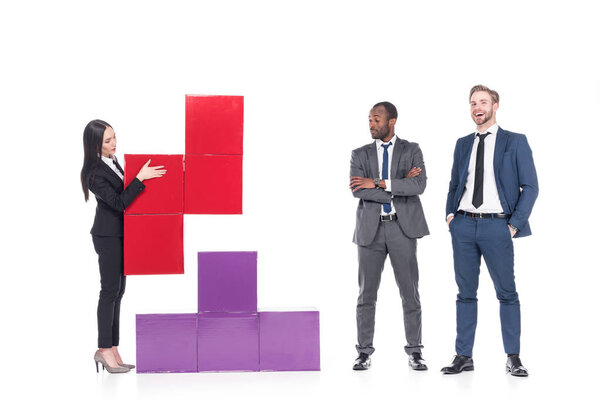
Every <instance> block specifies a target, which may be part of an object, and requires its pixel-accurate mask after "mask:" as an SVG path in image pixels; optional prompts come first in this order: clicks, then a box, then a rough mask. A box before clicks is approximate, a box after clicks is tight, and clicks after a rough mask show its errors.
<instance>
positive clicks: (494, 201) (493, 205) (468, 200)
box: [458, 124, 504, 213]
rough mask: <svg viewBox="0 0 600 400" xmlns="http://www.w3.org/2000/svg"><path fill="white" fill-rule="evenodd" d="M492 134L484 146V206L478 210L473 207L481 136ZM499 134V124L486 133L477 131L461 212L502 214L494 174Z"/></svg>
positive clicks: (461, 202) (460, 207) (486, 139)
mask: <svg viewBox="0 0 600 400" xmlns="http://www.w3.org/2000/svg"><path fill="white" fill-rule="evenodd" d="M487 132H489V133H490V134H489V135H488V136H487V137H486V138H485V139H484V141H483V145H484V146H485V151H484V154H483V204H482V205H481V206H479V208H476V207H475V206H473V191H474V186H475V164H476V162H477V148H478V147H479V143H480V140H479V136H477V133H479V134H485V133H487ZM497 133H498V124H494V125H492V126H490V127H489V128H488V130H487V131H486V132H479V131H477V129H476V130H475V133H474V135H475V142H474V143H473V150H472V151H471V159H470V160H469V170H468V174H467V183H466V184H465V191H464V192H463V195H462V198H461V199H460V203H459V205H458V209H459V210H463V211H468V212H473V213H502V212H504V211H503V210H502V204H500V197H499V196H498V188H497V187H496V176H495V174H494V149H495V147H496V138H497V136H498V135H497Z"/></svg>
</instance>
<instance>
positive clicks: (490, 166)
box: [442, 85, 538, 376]
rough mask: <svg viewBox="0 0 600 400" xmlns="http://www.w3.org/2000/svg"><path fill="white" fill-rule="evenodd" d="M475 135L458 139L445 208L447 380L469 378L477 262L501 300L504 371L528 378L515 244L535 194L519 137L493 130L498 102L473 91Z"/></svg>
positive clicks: (524, 232) (480, 89)
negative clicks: (450, 355) (449, 309)
mask: <svg viewBox="0 0 600 400" xmlns="http://www.w3.org/2000/svg"><path fill="white" fill-rule="evenodd" d="M469 101H470V102H471V118H473V121H474V122H475V124H476V125H477V126H476V132H475V133H472V134H469V135H467V136H465V137H463V138H460V139H458V141H457V142H456V148H455V149H454V164H453V165H452V175H451V179H450V187H449V191H448V199H447V201H446V222H447V223H448V226H449V229H450V233H451V236H452V248H453V251H454V273H455V277H456V283H457V285H458V295H457V300H456V323H457V327H456V356H455V357H454V359H453V360H452V363H451V365H449V366H448V367H445V368H442V372H444V373H445V374H456V373H460V372H462V371H472V370H473V369H474V366H473V358H472V357H473V343H474V340H475V328H476V326H477V287H478V285H479V267H480V264H481V256H482V255H483V258H484V259H485V263H486V265H487V268H488V270H489V272H490V276H491V277H492V281H493V282H494V288H495V289H496V297H497V298H498V300H499V301H500V322H501V326H502V341H503V343H504V351H505V352H506V354H507V356H508V358H507V362H506V371H507V372H510V373H511V374H512V375H514V376H528V372H527V369H525V367H523V364H522V363H521V360H520V358H519V352H520V336H521V311H520V304H519V296H518V294H517V291H516V287H515V276H514V253H513V243H512V239H513V238H518V237H523V236H528V235H531V230H530V228H529V223H528V219H529V215H530V214H531V210H532V208H533V204H534V203H535V199H536V197H537V195H538V182H537V175H536V172H535V165H534V164H533V156H532V154H531V149H530V147H529V144H528V143H527V138H526V137H525V135H522V134H519V133H512V132H509V131H505V130H504V129H502V128H500V127H499V126H498V124H497V123H496V111H497V110H498V104H499V103H498V102H499V96H498V93H497V92H496V91H494V90H491V89H489V88H487V87H485V86H483V85H477V86H475V87H473V88H472V89H471V92H470V94H469Z"/></svg>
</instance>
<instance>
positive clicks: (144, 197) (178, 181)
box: [125, 154, 183, 214]
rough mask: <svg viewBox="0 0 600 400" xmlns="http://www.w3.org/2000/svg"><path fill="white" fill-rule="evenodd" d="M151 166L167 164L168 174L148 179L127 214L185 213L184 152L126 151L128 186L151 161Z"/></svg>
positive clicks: (165, 167)
mask: <svg viewBox="0 0 600 400" xmlns="http://www.w3.org/2000/svg"><path fill="white" fill-rule="evenodd" d="M148 159H150V160H152V161H151V162H150V166H159V165H163V166H164V169H166V170H167V173H166V174H165V175H163V176H162V177H160V178H154V179H148V180H145V181H144V185H146V188H145V189H144V190H143V191H142V193H140V194H139V195H138V196H137V197H136V198H135V200H134V201H133V203H131V204H130V205H129V207H127V209H126V210H125V214H179V213H182V212H183V155H181V154H177V155H162V154H125V185H126V186H127V185H128V184H129V182H131V181H132V180H133V178H135V177H136V175H137V174H138V172H139V171H140V168H142V166H143V165H144V164H145V163H146V162H147V161H148Z"/></svg>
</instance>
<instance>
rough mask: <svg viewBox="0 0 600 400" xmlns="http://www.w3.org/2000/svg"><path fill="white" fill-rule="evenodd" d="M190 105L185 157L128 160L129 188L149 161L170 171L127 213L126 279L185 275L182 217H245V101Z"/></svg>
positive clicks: (190, 100) (213, 99)
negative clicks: (243, 179)
mask: <svg viewBox="0 0 600 400" xmlns="http://www.w3.org/2000/svg"><path fill="white" fill-rule="evenodd" d="M185 104H186V109H185V121H186V122H185V155H181V154H180V155H160V154H153V155H149V154H126V155H125V179H124V184H125V186H127V185H128V184H129V182H131V180H132V179H133V178H135V176H136V175H137V173H138V172H139V170H140V168H141V167H142V166H143V165H144V164H145V163H146V161H148V160H149V159H151V160H152V162H151V164H150V165H151V166H156V165H163V166H164V167H165V169H166V170H167V173H166V174H165V175H164V176H163V177H161V178H156V179H150V180H147V181H144V185H146V189H145V190H144V191H143V192H142V193H140V195H139V196H138V197H137V198H136V199H135V200H134V201H133V203H132V204H130V205H129V207H127V210H126V211H125V238H124V248H125V260H124V263H125V275H147V274H183V272H184V268H183V214H241V213H242V165H243V159H242V158H243V125H244V97H242V96H191V95H186V101H185ZM163 214H164V215H163ZM159 215H161V216H162V217H161V218H159V217H158V216H159ZM166 215H169V217H166Z"/></svg>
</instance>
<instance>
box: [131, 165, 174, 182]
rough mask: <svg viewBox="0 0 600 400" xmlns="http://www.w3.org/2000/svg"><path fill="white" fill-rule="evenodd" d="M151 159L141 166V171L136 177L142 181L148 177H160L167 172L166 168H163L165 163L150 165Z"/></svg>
mask: <svg viewBox="0 0 600 400" xmlns="http://www.w3.org/2000/svg"><path fill="white" fill-rule="evenodd" d="M150 161H151V160H148V162H146V164H144V166H143V167H142V168H140V172H138V174H137V176H136V178H138V179H139V180H140V181H141V182H143V181H145V180H146V179H154V178H160V177H161V176H163V175H164V174H166V173H167V170H166V169H161V168H164V165H157V166H156V167H149V166H148V165H150Z"/></svg>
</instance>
